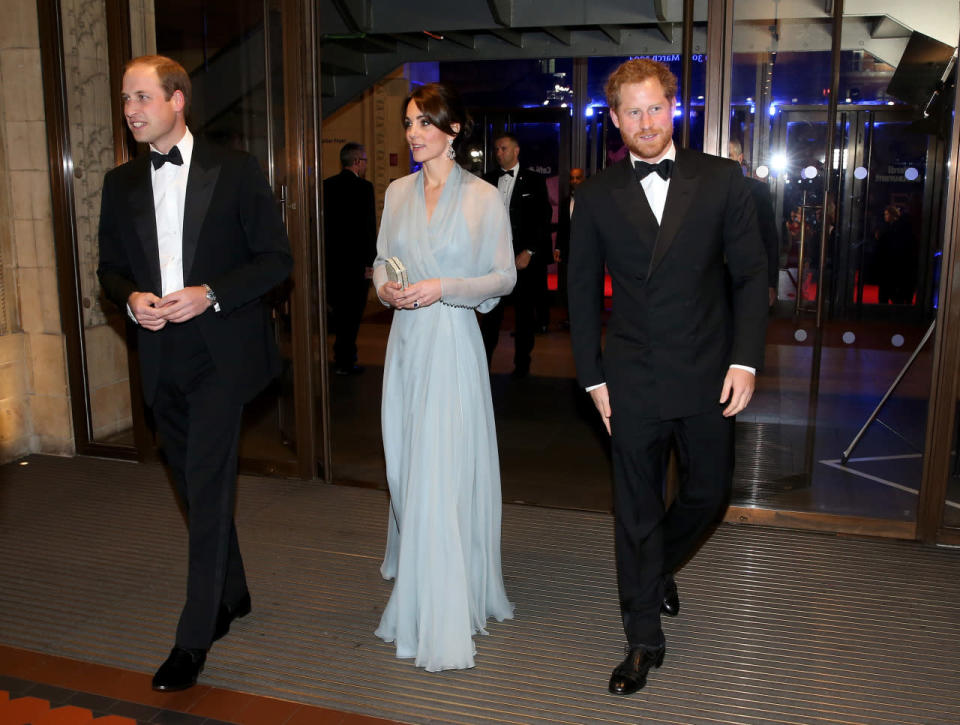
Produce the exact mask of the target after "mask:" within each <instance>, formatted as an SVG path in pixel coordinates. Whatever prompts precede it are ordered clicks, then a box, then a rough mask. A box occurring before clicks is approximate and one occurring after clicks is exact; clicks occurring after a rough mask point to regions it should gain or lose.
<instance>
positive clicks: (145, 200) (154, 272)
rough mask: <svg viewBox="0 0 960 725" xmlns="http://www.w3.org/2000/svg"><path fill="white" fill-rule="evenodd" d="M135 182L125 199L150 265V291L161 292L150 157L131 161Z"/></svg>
mask: <svg viewBox="0 0 960 725" xmlns="http://www.w3.org/2000/svg"><path fill="white" fill-rule="evenodd" d="M131 163H133V164H136V167H135V170H134V172H133V174H134V179H135V182H134V183H133V185H132V186H131V187H130V190H129V191H128V196H127V200H128V202H129V204H130V213H131V215H132V217H133V226H134V229H136V232H137V237H138V238H139V239H140V244H141V245H142V246H143V255H144V258H145V259H146V260H147V264H149V265H150V291H151V292H153V293H154V294H156V295H160V294H161V288H162V286H163V284H162V282H161V280H160V247H159V243H158V242H157V211H156V208H155V207H154V204H153V181H152V180H151V179H150V157H149V156H144V157H142V158H140V159H137V160H135V161H133V162H131Z"/></svg>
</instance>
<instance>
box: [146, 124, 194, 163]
mask: <svg viewBox="0 0 960 725" xmlns="http://www.w3.org/2000/svg"><path fill="white" fill-rule="evenodd" d="M173 146H176V147H177V148H178V149H179V150H180V156H181V157H182V158H183V165H184V166H185V167H187V168H189V167H190V157H191V156H193V134H192V133H190V129H189V128H188V129H186V130H185V131H184V134H183V138H181V139H180V140H179V141H177V142H176V143H175V144H174V145H173ZM173 146H171V147H170V148H173ZM150 150H151V151H156V152H158V153H159V152H160V149H158V148H157V147H156V146H154V145H153V144H150Z"/></svg>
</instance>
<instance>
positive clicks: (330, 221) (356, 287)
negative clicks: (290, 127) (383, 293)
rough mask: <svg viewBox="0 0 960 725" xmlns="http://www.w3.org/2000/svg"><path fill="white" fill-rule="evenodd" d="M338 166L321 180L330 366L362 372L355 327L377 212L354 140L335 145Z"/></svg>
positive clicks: (370, 269) (363, 302)
mask: <svg viewBox="0 0 960 725" xmlns="http://www.w3.org/2000/svg"><path fill="white" fill-rule="evenodd" d="M340 166H341V167H342V170H341V171H340V173H339V174H337V175H336V176H331V177H329V178H327V179H324V180H323V229H324V233H325V235H326V236H325V245H324V249H325V251H326V257H327V265H326V267H327V270H326V280H327V304H329V305H330V307H331V309H332V311H333V331H334V334H335V335H336V341H335V342H334V344H333V366H334V372H335V373H336V374H337V375H356V374H358V373H362V372H363V368H362V367H360V366H359V365H357V332H358V331H359V330H360V321H361V320H362V319H363V310H364V308H365V307H366V305H367V294H368V292H369V287H370V282H369V280H370V278H371V277H372V276H373V260H374V258H375V257H376V256H377V211H376V206H375V203H374V197H373V184H371V183H370V182H369V181H367V180H366V174H367V152H366V149H364V148H363V146H361V145H360V144H358V143H354V142H350V143H347V144H344V146H343V148H341V149H340Z"/></svg>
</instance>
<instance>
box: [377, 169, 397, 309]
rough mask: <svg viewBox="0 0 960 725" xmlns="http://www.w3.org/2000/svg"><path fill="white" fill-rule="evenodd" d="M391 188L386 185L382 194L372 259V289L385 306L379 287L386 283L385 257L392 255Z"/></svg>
mask: <svg viewBox="0 0 960 725" xmlns="http://www.w3.org/2000/svg"><path fill="white" fill-rule="evenodd" d="M391 188H392V186H388V187H387V191H386V193H385V194H384V196H383V214H382V215H381V216H380V233H379V234H378V235H377V256H376V258H375V259H374V260H373V291H374V292H376V293H377V299H378V300H380V303H381V304H383V305H384V306H385V307H389V306H390V305H388V304H387V303H386V302H384V301H383V300H382V299H381V298H380V288H381V287H383V285H384V284H386V283H387V267H386V265H387V258H388V257H391V256H392V255H391V254H390V252H389V248H390V241H389V239H390V229H391V227H392V221H393V206H392V204H391V194H390V190H391Z"/></svg>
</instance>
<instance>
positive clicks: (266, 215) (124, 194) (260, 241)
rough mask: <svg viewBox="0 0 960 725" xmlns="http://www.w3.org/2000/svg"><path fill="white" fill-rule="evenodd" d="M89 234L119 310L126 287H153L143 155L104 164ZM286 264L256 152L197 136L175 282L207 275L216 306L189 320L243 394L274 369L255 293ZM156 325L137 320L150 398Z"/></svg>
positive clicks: (269, 335)
mask: <svg viewBox="0 0 960 725" xmlns="http://www.w3.org/2000/svg"><path fill="white" fill-rule="evenodd" d="M99 235H100V264H99V267H98V269H97V275H98V277H99V278H100V283H101V285H102V286H103V289H104V291H105V293H106V295H107V297H108V298H109V299H110V300H112V301H113V302H114V303H115V304H116V305H117V306H118V307H120V309H122V310H126V304H127V298H128V297H129V296H130V293H132V292H153V293H154V294H155V295H157V296H160V294H161V281H160V260H159V251H158V246H157V222H156V212H155V209H154V201H153V185H152V181H151V174H150V157H149V155H146V154H145V155H143V156H140V157H138V158H136V159H133V160H132V161H129V162H127V163H126V164H123V165H122V166H119V167H117V168H115V169H112V170H111V171H109V172H107V174H106V176H105V177H104V182H103V196H102V201H101V209H100V232H99ZM291 265H292V258H291V256H290V243H289V241H288V240H287V234H286V231H285V229H284V227H283V222H282V220H281V218H280V214H279V211H278V209H277V204H276V202H275V201H274V198H273V194H272V192H271V190H270V188H269V186H268V185H267V182H266V179H265V178H264V175H263V172H262V171H261V169H260V166H259V164H258V163H257V160H256V159H255V158H254V157H253V156H251V155H249V154H247V153H243V152H239V151H231V150H227V149H221V148H219V147H216V146H213V145H211V144H209V143H207V142H205V141H204V140H203V139H200V138H197V139H196V140H195V142H194V147H193V155H192V158H191V162H190V171H189V174H188V176H187V190H186V200H185V203H184V210H183V283H184V286H185V287H190V286H194V285H201V284H208V285H210V288H211V289H212V290H213V291H214V293H215V294H216V295H217V301H218V302H219V304H220V311H219V312H216V311H214V308H213V307H212V306H211V307H209V308H208V309H207V310H206V311H205V312H203V313H202V314H200V315H198V316H197V317H196V318H194V319H193V320H191V322H192V323H194V324H195V328H196V329H197V331H198V332H199V334H200V335H201V336H202V337H203V340H204V342H205V343H206V346H207V348H208V350H209V352H210V356H211V358H212V359H213V362H214V365H215V366H216V370H217V375H222V376H224V378H225V379H226V380H227V381H228V382H229V383H230V384H232V385H233V386H235V388H236V390H237V395H238V396H239V397H241V398H242V399H243V400H249V399H250V398H252V397H253V396H254V395H256V393H257V392H259V391H260V390H261V389H262V388H263V387H264V386H265V385H266V384H267V383H268V382H269V381H270V380H271V379H272V378H273V377H274V376H275V375H276V374H277V372H278V371H279V366H280V360H279V356H278V353H277V347H276V342H275V338H274V333H273V326H272V324H271V320H270V311H269V309H268V307H267V305H266V304H265V303H264V302H263V300H262V297H263V295H264V294H266V293H267V292H268V291H270V289H272V288H273V287H274V286H276V285H277V284H279V283H280V282H282V281H283V280H284V279H286V277H287V276H288V275H289V273H290V267H291ZM169 324H170V325H172V324H176V323H169ZM183 324H190V323H183ZM168 326H169V325H168ZM165 330H166V328H163V329H161V330H159V331H156V332H151V331H150V330H147V329H144V328H142V327H138V328H137V335H138V345H139V352H140V366H141V371H142V377H143V389H144V397H145V398H146V400H147V403H148V404H152V403H153V399H154V395H155V393H156V389H157V381H158V378H159V372H160V368H161V365H162V364H163V360H162V356H163V336H164V333H165Z"/></svg>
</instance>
